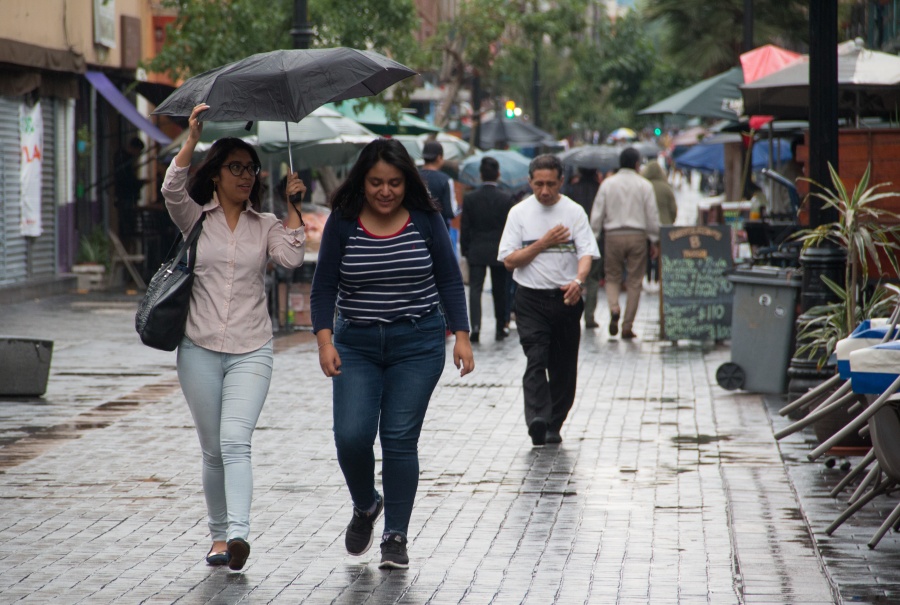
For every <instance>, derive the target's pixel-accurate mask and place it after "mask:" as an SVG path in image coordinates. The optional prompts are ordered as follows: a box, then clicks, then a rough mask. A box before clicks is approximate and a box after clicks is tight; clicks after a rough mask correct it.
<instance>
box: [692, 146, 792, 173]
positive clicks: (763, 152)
mask: <svg viewBox="0 0 900 605" xmlns="http://www.w3.org/2000/svg"><path fill="white" fill-rule="evenodd" d="M772 149H773V152H774V153H773V157H772V164H773V165H774V166H778V165H779V164H783V163H784V162H786V161H788V160H790V159H791V142H790V141H789V140H788V139H773V140H772ZM768 165H769V142H768V141H756V142H755V143H754V144H753V154H752V156H751V164H750V169H751V170H752V171H754V172H756V171H759V170H762V169H763V168H765V167H767V166H768ZM675 166H676V168H688V169H693V170H699V171H701V172H719V173H722V172H725V144H724V143H700V144H698V145H694V146H693V147H691V148H690V149H688V150H687V151H685V152H684V153H683V154H681V155H680V156H678V157H677V158H676V159H675Z"/></svg>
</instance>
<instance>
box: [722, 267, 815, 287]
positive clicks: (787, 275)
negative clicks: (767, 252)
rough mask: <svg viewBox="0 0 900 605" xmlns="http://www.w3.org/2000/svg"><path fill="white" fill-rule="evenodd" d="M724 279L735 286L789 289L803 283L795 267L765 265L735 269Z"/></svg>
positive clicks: (801, 274) (799, 272)
mask: <svg viewBox="0 0 900 605" xmlns="http://www.w3.org/2000/svg"><path fill="white" fill-rule="evenodd" d="M725 277H726V278H727V279H728V281H730V282H732V283H735V284H751V285H761V286H787V287H790V288H799V287H800V286H801V285H802V282H803V273H802V272H801V271H800V270H799V269H797V268H795V267H769V266H767V265H757V266H752V267H741V268H737V269H734V270H732V271H729V272H728V273H727V274H726V276H725Z"/></svg>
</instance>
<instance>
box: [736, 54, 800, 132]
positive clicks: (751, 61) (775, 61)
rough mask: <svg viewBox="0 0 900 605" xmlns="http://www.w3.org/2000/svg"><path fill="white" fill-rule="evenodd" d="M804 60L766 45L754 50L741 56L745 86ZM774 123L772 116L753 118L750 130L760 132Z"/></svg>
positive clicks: (796, 55) (797, 55) (798, 55)
mask: <svg viewBox="0 0 900 605" xmlns="http://www.w3.org/2000/svg"><path fill="white" fill-rule="evenodd" d="M802 58H803V55H801V54H798V53H795V52H792V51H789V50H786V49H784V48H781V47H778V46H775V45H774V44H766V45H765V46H760V47H759V48H754V49H753V50H751V51H747V52H745V53H744V54H742V55H741V68H742V69H743V70H744V84H749V83H750V82H753V81H754V80H759V79H760V78H764V77H766V76H768V75H769V74H771V73H775V72H776V71H778V70H780V69H782V68H784V67H787V66H788V65H790V64H791V63H795V62H797V61H799V60H800V59H802ZM771 121H772V116H752V117H751V118H750V129H751V130H759V129H760V128H761V127H762V126H763V125H765V124H767V123H769V122H771Z"/></svg>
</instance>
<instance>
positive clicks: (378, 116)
mask: <svg viewBox="0 0 900 605" xmlns="http://www.w3.org/2000/svg"><path fill="white" fill-rule="evenodd" d="M353 105H354V104H353V103H340V104H330V105H328V107H329V108H330V109H334V110H335V111H338V112H340V113H341V114H343V115H344V116H346V117H348V118H350V119H352V120H356V121H357V122H359V123H360V124H362V125H364V126H365V127H366V128H368V129H369V130H371V131H372V132H375V133H377V134H380V135H387V136H394V135H398V134H412V135H418V134H432V133H435V132H440V131H441V129H440V128H438V127H437V126H434V125H433V124H430V123H428V122H426V121H425V120H423V119H422V118H417V117H416V116H413V115H410V114H408V113H401V114H400V117H399V123H397V124H394V123H393V122H391V120H390V118H389V117H388V114H387V109H386V108H385V106H384V105H382V104H380V103H369V104H367V105H366V106H365V107H362V108H360V109H359V111H357V110H356V109H354V107H353Z"/></svg>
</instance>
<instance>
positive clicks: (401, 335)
mask: <svg viewBox="0 0 900 605" xmlns="http://www.w3.org/2000/svg"><path fill="white" fill-rule="evenodd" d="M331 210H332V212H331V215H330V216H329V217H328V221H327V222H326V223H325V229H324V231H323V234H322V243H321V247H320V248H319V257H318V263H317V266H316V273H315V276H314V277H313V284H312V293H311V295H310V308H311V312H312V322H313V331H314V332H315V334H316V339H317V341H318V346H319V365H320V366H321V367H322V371H323V372H324V373H325V376H328V377H331V378H332V379H333V380H332V397H333V415H334V440H335V445H336V446H337V455H338V463H339V464H340V467H341V471H342V472H343V474H344V479H345V480H346V482H347V487H348V488H349V490H350V497H351V498H352V500H353V518H352V519H351V521H350V524H349V525H348V526H347V531H346V535H345V538H344V544H345V546H346V548H347V552H348V553H350V554H351V555H356V556H359V555H362V554H363V553H365V552H366V551H368V550H369V547H370V546H371V545H372V541H373V532H374V524H375V521H376V519H377V518H378V516H379V515H380V514H381V512H382V510H384V513H385V519H384V531H383V533H382V535H381V564H380V567H381V568H383V569H390V568H396V569H405V568H407V567H408V566H409V556H408V553H407V532H408V529H409V520H410V517H411V515H412V507H413V501H414V500H415V496H416V489H417V488H418V483H419V457H418V442H419V434H420V433H421V430H422V423H423V422H424V420H425V412H426V410H427V409H428V403H429V400H430V398H431V394H432V392H433V391H434V388H435V386H436V385H437V382H438V379H439V378H440V376H441V373H442V372H443V370H444V363H445V351H446V347H445V332H446V329H447V325H448V324H449V328H450V330H451V331H452V332H453V333H454V334H455V335H456V343H455V345H454V347H453V361H454V364H455V365H456V367H457V368H460V376H465V375H466V374H468V373H469V372H471V371H472V370H473V369H474V367H475V362H474V359H473V357H472V346H471V345H470V344H469V324H468V320H467V318H466V301H465V296H466V295H465V288H464V286H463V282H462V275H461V274H460V270H459V263H458V262H457V260H456V255H455V253H454V251H453V248H452V246H451V244H450V237H449V235H448V233H447V228H446V226H445V223H444V221H443V219H442V218H441V215H440V209H439V207H438V206H437V203H436V201H435V200H434V199H432V198H431V197H430V195H429V192H428V189H427V188H426V186H425V183H424V182H423V181H422V179H421V178H420V177H419V173H418V172H417V171H416V167H415V164H414V163H413V161H412V159H411V158H410V157H409V154H408V153H407V151H406V149H405V148H404V147H403V145H402V144H400V142H398V141H396V140H393V139H376V140H375V141H372V142H371V143H369V144H368V145H366V147H364V148H363V150H362V152H361V153H360V155H359V159H358V160H357V161H356V164H354V166H353V168H352V169H351V170H350V173H349V174H348V176H347V180H346V181H345V182H344V183H343V184H342V185H341V186H340V187H338V189H337V190H336V191H335V192H334V193H333V194H332V197H331ZM445 312H446V316H445V315H444V313H445ZM335 315H337V317H335ZM376 435H379V436H380V439H381V451H382V458H383V461H382V473H381V476H382V484H383V488H384V497H382V496H381V494H379V493H378V490H377V489H376V487H375V453H374V449H373V447H374V443H375V437H376Z"/></svg>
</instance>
